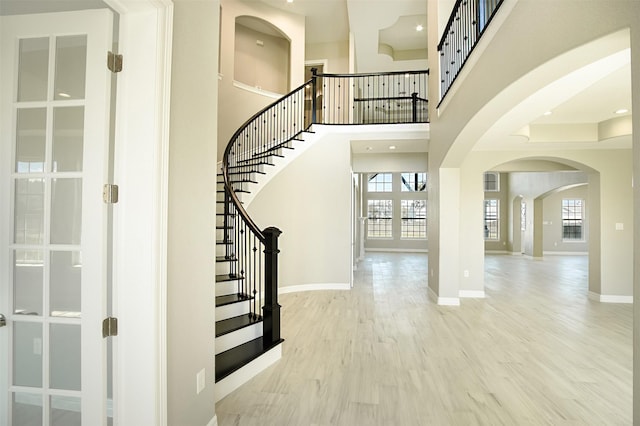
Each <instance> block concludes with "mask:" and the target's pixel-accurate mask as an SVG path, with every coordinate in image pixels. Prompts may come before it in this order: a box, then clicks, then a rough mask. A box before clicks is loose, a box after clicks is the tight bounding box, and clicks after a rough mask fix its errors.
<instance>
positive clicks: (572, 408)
mask: <svg viewBox="0 0 640 426" xmlns="http://www.w3.org/2000/svg"><path fill="white" fill-rule="evenodd" d="M426 271H427V255H426V254H400V253H368V254H367V256H366V258H365V260H364V261H363V262H361V263H360V269H359V270H358V271H357V272H356V274H355V286H354V289H353V290H352V291H322V292H305V293H292V294H284V295H282V296H281V297H280V303H281V305H282V306H283V310H282V312H283V317H282V323H283V330H282V335H283V337H284V338H285V339H286V341H285V343H284V348H283V358H282V360H280V361H279V362H278V363H277V364H275V365H274V366H272V367H271V368H269V369H267V370H266V371H265V372H263V373H262V374H260V375H258V376H257V377H255V378H254V379H253V380H251V381H250V382H248V383H247V384H246V385H244V386H242V387H240V388H239V389H238V390H237V391H236V392H234V393H232V394H231V395H229V396H227V397H226V398H225V399H223V400H222V401H220V403H218V404H217V406H216V414H217V417H218V424H219V425H220V426H229V425H296V426H297V425H350V426H351V425H474V424H484V425H489V424H491V425H495V424H531V425H538V424H554V425H557V424H580V425H586V424H616V425H623V424H631V422H632V421H631V415H632V413H631V411H632V410H631V407H632V337H631V336H632V315H633V307H632V305H623V304H603V303H598V302H594V301H591V300H589V299H588V298H587V257H586V256H548V257H545V258H544V260H540V261H537V260H536V261H534V260H531V259H527V258H523V257H519V256H499V255H491V256H487V257H486V259H485V271H486V273H485V282H486V289H485V291H486V294H487V298H486V299H462V300H461V306H460V307H442V306H437V305H436V304H434V303H433V302H432V301H430V300H429V298H428V295H427V283H426V280H425V279H424V277H425V276H426Z"/></svg>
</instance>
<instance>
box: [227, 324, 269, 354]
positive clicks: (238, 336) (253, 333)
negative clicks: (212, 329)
mask: <svg viewBox="0 0 640 426" xmlns="http://www.w3.org/2000/svg"><path fill="white" fill-rule="evenodd" d="M260 336H262V322H259V323H257V324H253V325H250V326H248V327H244V328H241V329H240V330H236V331H233V332H231V333H227V334H224V335H222V336H220V337H216V355H217V354H219V353H220V352H224V351H226V350H229V349H231V348H234V347H236V346H238V345H241V344H243V343H245V342H248V341H249V340H253V339H257V338H258V337H260Z"/></svg>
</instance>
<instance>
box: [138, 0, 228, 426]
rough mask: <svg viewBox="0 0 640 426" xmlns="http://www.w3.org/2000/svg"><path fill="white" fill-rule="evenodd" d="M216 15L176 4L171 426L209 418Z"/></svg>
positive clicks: (206, 3) (213, 8)
mask: <svg viewBox="0 0 640 426" xmlns="http://www.w3.org/2000/svg"><path fill="white" fill-rule="evenodd" d="M218 13H219V2H218V1H217V0H199V1H194V0H175V1H174V27H173V63H172V82H171V118H170V126H171V127H170V142H169V200H168V203H169V206H168V207H169V212H168V214H169V218H168V241H167V245H168V253H167V340H168V342H167V364H168V365H167V394H168V395H167V399H168V407H167V416H168V421H167V424H169V425H198V426H204V425H207V424H208V423H209V422H210V420H211V419H212V418H213V417H214V415H215V404H214V401H215V395H214V356H213V354H214V353H215V348H214V324H215V292H214V285H215V269H214V267H215V209H216V185H215V182H216V163H217V162H216V135H217V120H216V117H217V116H218V110H217V99H218V79H217V72H216V71H217V69H218V55H217V50H218V31H217V23H218ZM149 303H154V301H153V300H150V301H149ZM202 369H204V370H205V375H206V387H205V388H204V390H203V391H202V392H201V393H200V394H196V374H197V373H198V372H199V371H200V370H202Z"/></svg>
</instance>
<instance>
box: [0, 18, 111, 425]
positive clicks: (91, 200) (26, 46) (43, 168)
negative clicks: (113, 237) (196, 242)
mask: <svg viewBox="0 0 640 426" xmlns="http://www.w3.org/2000/svg"><path fill="white" fill-rule="evenodd" d="M1 19H2V21H1V22H0V23H1V24H2V25H1V27H2V39H1V40H2V45H1V46H2V57H3V59H4V58H15V59H16V60H15V62H14V63H10V62H11V61H3V65H2V68H1V71H2V74H1V79H0V82H1V84H2V93H3V94H5V93H8V94H13V95H12V96H11V97H8V96H7V97H3V100H2V123H1V124H2V126H0V127H1V128H2V129H3V131H2V133H1V134H0V137H1V140H0V154H1V155H0V158H1V160H0V161H1V163H0V171H1V174H0V176H1V180H2V183H1V184H0V196H1V197H2V199H3V200H10V202H9V203H3V206H2V211H1V212H0V225H1V226H2V229H1V230H0V236H1V237H3V238H2V239H1V241H2V247H1V248H0V263H1V265H2V266H1V267H0V269H1V270H3V271H4V270H6V271H7V273H2V275H1V276H0V313H3V314H4V315H5V316H6V318H7V326H6V327H3V328H0V353H5V354H6V355H5V356H3V357H1V358H0V386H1V389H0V391H1V393H0V425H3V426H4V425H47V426H49V425H65V426H74V425H99V424H104V423H105V422H106V394H105V392H106V374H105V369H106V366H105V348H106V346H105V343H104V340H103V339H102V336H101V335H100V321H101V319H102V318H103V317H104V314H105V312H104V311H105V305H106V285H105V283H106V267H105V264H106V251H105V247H106V207H105V206H104V205H103V203H102V199H101V186H102V184H103V183H104V182H106V180H105V171H106V169H107V162H108V155H107V153H108V142H109V141H108V117H109V105H108V93H109V84H110V80H109V78H110V77H109V72H108V71H107V70H106V66H105V60H104V58H105V56H106V54H105V52H106V51H107V50H108V48H109V47H110V40H111V31H112V25H111V22H112V16H111V12H109V11H108V10H93V11H83V12H65V13H58V14H48V15H40V14H39V15H32V16H27V15H25V16H8V17H2V18H1ZM5 98H6V99H5ZM4 237H7V238H4Z"/></svg>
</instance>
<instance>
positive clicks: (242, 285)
mask: <svg viewBox="0 0 640 426" xmlns="http://www.w3.org/2000/svg"><path fill="white" fill-rule="evenodd" d="M427 77H428V71H407V72H396V73H385V74H353V75H338V74H322V75H319V74H316V73H315V72H314V73H313V76H312V78H311V79H310V80H309V81H308V82H306V83H304V84H303V85H301V86H300V87H298V88H297V89H295V90H294V91H292V92H291V93H289V94H287V95H285V96H284V97H282V98H281V99H279V100H278V101H276V102H274V103H273V104H271V105H269V106H268V107H266V108H265V109H263V110H262V111H260V112H258V113H257V114H255V115H254V116H253V117H251V118H250V119H249V120H247V121H246V122H245V123H244V125H243V126H242V127H240V128H239V129H238V130H237V131H236V133H235V134H234V135H233V137H232V138H231V140H230V142H229V144H228V145H227V147H226V150H225V153H224V157H223V160H222V167H221V172H220V173H219V174H218V181H217V193H218V198H217V208H216V218H217V220H216V248H217V249H216V284H215V285H216V344H215V347H216V354H215V375H216V378H215V380H216V384H217V385H216V400H220V399H221V398H223V397H224V396H226V395H227V394H229V393H230V392H232V391H233V390H235V389H236V388H237V387H239V386H240V385H241V384H243V383H244V382H246V381H247V380H249V379H250V378H251V377H253V376H255V375H256V374H257V373H258V372H260V371H262V370H263V369H264V368H266V367H268V366H269V365H271V364H272V363H274V362H275V361H277V360H278V359H279V358H280V356H281V350H282V342H283V339H282V338H281V336H280V305H279V304H278V252H279V250H278V236H279V235H280V233H281V231H280V230H279V229H277V228H274V227H268V228H265V229H260V228H259V227H258V226H257V224H255V223H254V222H253V220H252V219H251V217H250V216H249V215H248V214H247V212H246V210H245V206H244V204H243V196H246V195H247V194H251V192H252V191H256V190H257V189H258V187H257V185H258V182H259V180H260V179H259V177H260V175H265V174H267V173H270V172H273V171H274V168H275V164H276V161H275V159H276V158H278V157H285V156H286V155H287V153H289V152H291V151H292V150H293V149H295V144H296V143H304V140H305V135H307V134H310V133H313V130H312V126H314V125H318V124H322V125H352V124H378V123H380V124H393V123H397V124H402V123H426V122H427V121H428V120H427V99H426V93H427Z"/></svg>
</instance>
